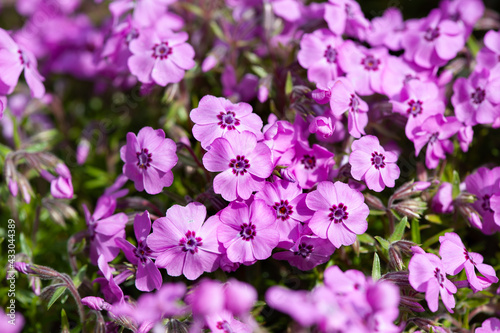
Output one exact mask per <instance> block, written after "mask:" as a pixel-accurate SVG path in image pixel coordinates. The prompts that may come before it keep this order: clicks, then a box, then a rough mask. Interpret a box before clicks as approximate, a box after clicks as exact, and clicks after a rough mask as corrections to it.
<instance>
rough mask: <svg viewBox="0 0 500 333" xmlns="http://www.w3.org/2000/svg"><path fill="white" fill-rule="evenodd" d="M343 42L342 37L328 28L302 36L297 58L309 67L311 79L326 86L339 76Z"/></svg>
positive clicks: (308, 73) (308, 76)
mask: <svg viewBox="0 0 500 333" xmlns="http://www.w3.org/2000/svg"><path fill="white" fill-rule="evenodd" d="M341 44H342V39H341V38H340V37H338V36H336V35H334V34H333V33H332V32H330V31H329V30H326V29H319V30H316V31H314V32H313V33H312V34H305V35H304V36H303V37H302V40H301V41H300V51H299V53H298V54H297V60H298V61H299V64H300V65H301V66H302V67H304V68H306V69H307V78H308V79H309V81H311V82H316V83H318V84H321V85H325V86H326V85H327V84H328V82H330V81H331V80H334V79H336V78H337V77H338V75H339V68H338V48H339V47H340V45H341Z"/></svg>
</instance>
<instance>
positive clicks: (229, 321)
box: [205, 311, 253, 333]
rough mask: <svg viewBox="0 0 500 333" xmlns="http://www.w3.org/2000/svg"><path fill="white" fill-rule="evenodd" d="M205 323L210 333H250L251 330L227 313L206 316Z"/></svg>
mask: <svg viewBox="0 0 500 333" xmlns="http://www.w3.org/2000/svg"><path fill="white" fill-rule="evenodd" d="M205 322H206V324H207V326H208V327H209V328H210V332H212V333H226V332H241V333H251V332H252V331H253V330H252V328H251V327H250V326H249V325H248V324H245V323H242V322H241V321H239V320H237V319H235V318H234V317H233V316H232V315H231V313H229V312H228V311H220V312H217V313H214V314H211V315H208V316H206V318H205Z"/></svg>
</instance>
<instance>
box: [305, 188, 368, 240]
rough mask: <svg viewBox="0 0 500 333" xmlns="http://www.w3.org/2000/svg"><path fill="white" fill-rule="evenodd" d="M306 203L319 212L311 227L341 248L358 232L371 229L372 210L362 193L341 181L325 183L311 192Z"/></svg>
mask: <svg viewBox="0 0 500 333" xmlns="http://www.w3.org/2000/svg"><path fill="white" fill-rule="evenodd" d="M306 204H307V207H309V209H311V210H313V211H314V212H315V213H314V215H313V217H312V218H311V220H310V221H309V224H308V225H309V227H310V228H311V230H312V231H313V232H314V234H315V235H317V236H319V237H321V238H328V239H329V240H330V242H331V243H332V244H333V245H334V246H335V247H336V248H339V247H340V246H342V245H351V244H352V243H354V242H355V241H356V235H361V234H363V233H364V232H365V231H366V229H367V228H368V222H367V221H366V218H367V217H368V213H369V209H368V206H367V205H366V204H365V203H364V197H363V194H361V192H359V191H356V190H353V189H351V188H350V187H349V186H348V185H347V184H344V183H341V182H335V183H332V182H329V181H325V182H321V183H319V184H318V188H317V190H315V191H312V192H309V193H308V194H307V197H306Z"/></svg>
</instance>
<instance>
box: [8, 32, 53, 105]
mask: <svg viewBox="0 0 500 333" xmlns="http://www.w3.org/2000/svg"><path fill="white" fill-rule="evenodd" d="M37 66H38V64H37V61H36V58H35V56H34V55H33V53H32V52H31V51H29V50H27V49H25V48H21V47H20V46H19V45H18V44H17V43H16V42H15V41H14V40H13V39H12V38H11V37H10V36H9V34H8V33H7V32H6V31H5V30H3V29H1V28H0V73H1V74H0V95H8V94H10V93H12V92H13V91H14V88H15V87H16V86H17V82H18V81H19V76H20V75H21V72H22V71H23V70H24V78H25V79H26V83H27V84H28V86H29V87H30V90H31V96H32V97H35V98H42V97H43V95H45V87H44V86H43V83H42V81H43V80H44V79H43V77H42V76H41V75H40V73H38V70H37Z"/></svg>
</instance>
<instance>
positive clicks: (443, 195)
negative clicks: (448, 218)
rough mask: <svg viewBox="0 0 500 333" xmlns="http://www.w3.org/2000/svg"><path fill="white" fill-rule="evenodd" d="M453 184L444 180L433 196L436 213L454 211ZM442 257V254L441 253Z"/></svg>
mask: <svg viewBox="0 0 500 333" xmlns="http://www.w3.org/2000/svg"><path fill="white" fill-rule="evenodd" d="M452 192H453V185H451V184H450V183H447V182H443V183H442V184H441V186H439V188H438V190H437V191H436V194H435V195H434V197H433V198H432V203H431V207H432V210H433V211H435V212H436V213H440V214H445V213H452V212H453V195H452ZM441 257H442V255H441Z"/></svg>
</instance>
